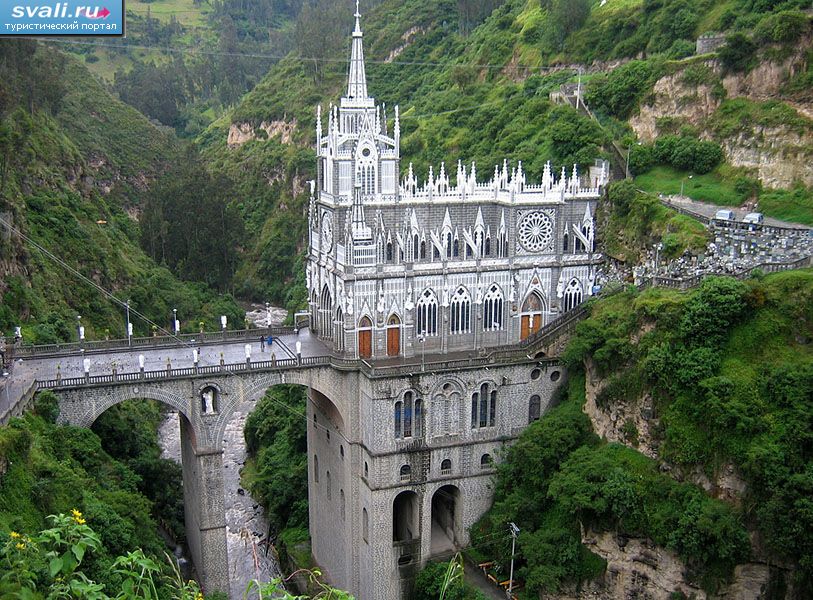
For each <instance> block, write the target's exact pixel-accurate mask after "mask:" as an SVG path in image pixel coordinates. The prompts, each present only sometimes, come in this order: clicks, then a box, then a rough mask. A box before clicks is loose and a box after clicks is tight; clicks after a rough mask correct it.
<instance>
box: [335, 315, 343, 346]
mask: <svg viewBox="0 0 813 600" xmlns="http://www.w3.org/2000/svg"><path fill="white" fill-rule="evenodd" d="M334 326H335V329H336V332H335V334H334V336H333V339H334V340H336V350H338V351H339V352H341V351H343V350H344V311H342V308H341V307H339V308H338V309H336V321H335V322H334Z"/></svg>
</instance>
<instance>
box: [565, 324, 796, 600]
mask: <svg viewBox="0 0 813 600" xmlns="http://www.w3.org/2000/svg"><path fill="white" fill-rule="evenodd" d="M645 329H646V328H644V330H645ZM585 371H586V380H585V398H586V402H585V404H584V408H583V410H584V412H585V414H587V416H588V417H589V418H590V421H591V423H592V425H593V429H594V431H595V432H596V433H597V434H598V435H599V436H600V437H601V438H603V439H605V440H606V441H608V442H616V443H620V444H625V445H627V446H629V447H631V448H635V449H636V450H638V451H639V452H641V453H642V454H645V455H646V456H649V457H650V458H653V459H656V460H661V461H662V457H661V456H660V455H659V446H660V440H659V439H658V435H657V433H658V430H659V425H660V420H659V418H658V415H657V411H656V407H655V404H654V401H653V399H652V397H651V395H649V394H648V393H644V394H643V395H642V396H640V397H636V398H633V399H628V400H625V401H621V402H615V403H612V404H609V405H606V406H605V405H602V402H601V391H602V390H603V389H604V388H605V386H606V385H607V380H606V379H604V378H602V377H601V376H599V374H598V372H597V369H596V367H595V365H594V364H593V362H592V361H587V363H586V364H585ZM661 470H662V471H664V472H669V473H670V474H671V475H672V476H674V477H675V478H676V479H679V480H684V481H691V482H692V483H695V484H696V485H699V486H700V487H702V488H703V489H704V490H706V492H707V493H708V494H709V495H711V496H713V497H715V498H718V499H720V500H724V501H727V502H730V503H732V504H737V505H738V504H740V502H741V501H742V498H743V496H744V494H745V493H746V491H747V486H746V483H745V481H744V480H743V478H742V477H741V475H740V473H739V472H738V470H737V469H736V467H735V466H734V465H732V464H724V465H721V466H720V467H719V468H717V469H716V471H715V473H713V474H712V476H709V475H708V474H706V473H705V472H703V470H702V469H700V468H697V469H694V470H689V471H686V470H682V469H680V468H679V467H677V466H675V465H671V464H669V463H668V462H666V461H662V462H661ZM751 537H752V551H753V555H754V558H753V561H754V562H749V563H745V564H741V565H738V566H737V567H736V569H735V571H734V576H733V578H732V581H731V582H730V583H729V584H728V585H727V586H725V587H724V588H723V589H721V590H719V592H718V593H717V594H715V595H714V596H708V595H707V594H706V592H704V591H703V590H702V589H701V588H700V587H699V586H698V585H697V582H696V581H694V580H693V578H692V577H691V574H690V573H689V572H688V571H687V568H686V565H685V563H684V562H683V561H681V559H680V558H679V557H678V556H677V555H676V554H675V553H674V552H672V551H670V550H668V549H666V548H663V547H661V546H658V545H656V544H654V543H653V542H652V541H651V540H648V539H640V538H628V537H624V536H619V535H617V534H616V533H615V532H593V531H585V532H583V533H582V543H583V544H584V545H585V546H586V547H587V548H589V549H590V551H592V552H593V553H595V554H597V555H598V556H600V557H601V558H603V559H604V560H605V561H606V562H607V568H606V570H605V572H604V574H603V575H602V576H601V577H599V578H597V579H595V580H593V581H590V582H588V583H587V584H586V585H582V586H581V587H580V589H578V590H577V589H571V590H570V591H569V592H568V593H565V594H562V595H560V596H556V597H555V598H556V600H598V599H602V600H609V599H612V600H626V599H627V598H647V599H651V600H672V599H673V598H675V597H676V596H675V595H674V594H676V593H682V594H683V595H684V596H683V597H691V598H696V599H697V600H704V599H706V598H707V597H708V598H728V599H731V600H734V599H736V600H768V599H779V598H787V599H791V598H794V597H795V596H794V594H795V593H796V592H795V591H794V590H793V589H792V587H791V586H788V587H787V588H786V593H785V595H782V596H776V595H773V592H770V591H769V590H771V589H774V588H775V587H776V581H779V580H781V581H783V582H786V581H789V580H790V577H788V576H787V575H788V569H789V567H788V566H786V565H777V563H776V560H775V559H774V558H773V557H771V556H768V555H766V553H765V552H764V551H763V550H762V549H761V543H760V540H759V536H758V535H757V534H756V533H753V532H752V535H751ZM677 597H681V596H677Z"/></svg>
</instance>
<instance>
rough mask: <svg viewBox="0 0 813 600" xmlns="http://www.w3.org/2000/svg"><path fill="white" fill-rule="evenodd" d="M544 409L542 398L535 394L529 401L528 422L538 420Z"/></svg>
mask: <svg viewBox="0 0 813 600" xmlns="http://www.w3.org/2000/svg"><path fill="white" fill-rule="evenodd" d="M541 411H542V399H541V398H540V397H539V396H537V395H536V394H534V395H533V396H531V400H530V401H529V402H528V423H529V424H530V423H533V422H534V421H538V420H539V417H540V414H541Z"/></svg>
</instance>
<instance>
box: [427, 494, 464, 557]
mask: <svg viewBox="0 0 813 600" xmlns="http://www.w3.org/2000/svg"><path fill="white" fill-rule="evenodd" d="M459 504H460V490H459V489H458V488H457V487H455V486H453V485H444V486H443V487H441V488H440V489H439V490H437V491H436V492H435V493H434V494H433V495H432V505H431V506H432V514H431V526H430V530H431V532H432V534H431V535H432V539H431V542H430V544H429V546H430V548H431V552H432V553H433V554H435V555H436V556H438V555H442V556H449V555H450V554H451V553H454V552H455V551H456V550H457V549H458V548H459V542H460V540H459V534H460V528H461V523H460V512H461V511H460V506H459Z"/></svg>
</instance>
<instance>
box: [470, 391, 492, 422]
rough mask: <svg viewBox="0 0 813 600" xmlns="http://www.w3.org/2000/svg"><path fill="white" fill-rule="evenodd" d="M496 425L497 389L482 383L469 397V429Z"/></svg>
mask: <svg viewBox="0 0 813 600" xmlns="http://www.w3.org/2000/svg"><path fill="white" fill-rule="evenodd" d="M496 424H497V389H496V387H495V386H494V384H491V383H484V384H482V385H481V386H480V390H479V391H477V392H474V393H473V394H472V395H471V428H472V429H482V428H484V427H494V426H495V425H496Z"/></svg>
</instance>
